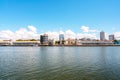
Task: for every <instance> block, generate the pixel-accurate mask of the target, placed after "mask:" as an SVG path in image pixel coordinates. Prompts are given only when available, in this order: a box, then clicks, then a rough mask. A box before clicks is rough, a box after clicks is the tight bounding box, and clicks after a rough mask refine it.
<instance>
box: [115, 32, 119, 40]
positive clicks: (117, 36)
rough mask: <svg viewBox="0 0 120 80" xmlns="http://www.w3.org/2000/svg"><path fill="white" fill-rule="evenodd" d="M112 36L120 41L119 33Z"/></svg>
mask: <svg viewBox="0 0 120 80" xmlns="http://www.w3.org/2000/svg"><path fill="white" fill-rule="evenodd" d="M114 35H115V38H116V39H118V40H120V32H115V33H114Z"/></svg>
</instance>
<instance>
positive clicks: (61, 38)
mask: <svg viewBox="0 0 120 80" xmlns="http://www.w3.org/2000/svg"><path fill="white" fill-rule="evenodd" d="M59 41H60V45H62V44H64V34H59Z"/></svg>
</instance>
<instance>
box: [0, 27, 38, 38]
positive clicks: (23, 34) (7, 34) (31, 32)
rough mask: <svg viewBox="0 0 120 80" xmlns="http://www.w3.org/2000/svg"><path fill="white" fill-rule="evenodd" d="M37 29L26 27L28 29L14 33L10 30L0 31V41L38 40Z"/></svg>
mask: <svg viewBox="0 0 120 80" xmlns="http://www.w3.org/2000/svg"><path fill="white" fill-rule="evenodd" d="M36 30H37V29H36V28H35V27H34V26H28V28H27V29H26V28H21V29H19V30H17V31H15V32H12V31H10V30H2V31H0V39H12V40H16V39H33V38H34V39H39V34H37V31H36Z"/></svg>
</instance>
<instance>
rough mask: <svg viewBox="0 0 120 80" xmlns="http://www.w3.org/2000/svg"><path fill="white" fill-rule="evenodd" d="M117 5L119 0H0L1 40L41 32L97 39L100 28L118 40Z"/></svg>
mask: <svg viewBox="0 0 120 80" xmlns="http://www.w3.org/2000/svg"><path fill="white" fill-rule="evenodd" d="M119 5H120V1H119V0H97V1H96V0H91V1H90V0H57V1H56V0H30V1H28V0H0V11H1V13H0V39H19V38H22V39H25V38H28V39H29V38H39V35H40V34H43V33H47V34H49V36H50V37H51V38H56V37H57V36H58V34H60V33H64V34H65V35H66V37H67V38H75V37H80V38H82V37H88V38H97V39H99V32H100V31H104V32H105V33H106V38H107V39H108V35H111V34H114V35H115V37H116V38H118V39H120V28H119V27H120V24H119V21H120V16H119V14H120V10H119ZM57 38H58V37H57Z"/></svg>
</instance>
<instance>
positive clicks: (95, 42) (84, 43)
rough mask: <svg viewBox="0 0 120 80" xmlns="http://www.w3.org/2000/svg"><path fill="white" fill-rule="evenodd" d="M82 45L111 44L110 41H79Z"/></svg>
mask: <svg viewBox="0 0 120 80" xmlns="http://www.w3.org/2000/svg"><path fill="white" fill-rule="evenodd" d="M80 43H81V44H82V45H113V44H114V43H113V42H112V41H81V42H80Z"/></svg>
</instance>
